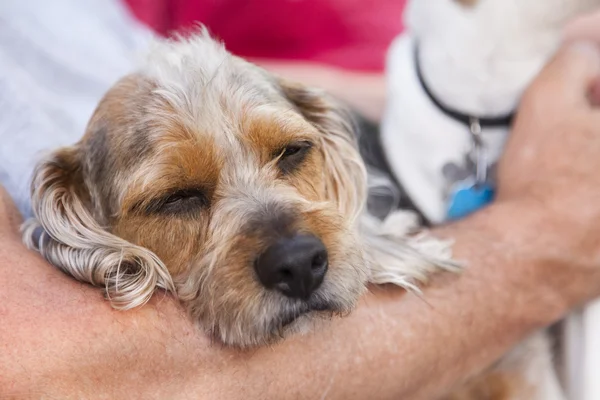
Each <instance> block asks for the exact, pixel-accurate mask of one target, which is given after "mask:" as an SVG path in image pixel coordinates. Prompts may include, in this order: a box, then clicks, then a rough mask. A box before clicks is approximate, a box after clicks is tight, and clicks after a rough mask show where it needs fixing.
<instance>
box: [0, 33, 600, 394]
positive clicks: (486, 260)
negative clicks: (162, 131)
mask: <svg viewBox="0 0 600 400" xmlns="http://www.w3.org/2000/svg"><path fill="white" fill-rule="evenodd" d="M599 76H600V54H599V51H598V49H597V48H596V47H595V46H593V45H590V44H579V43H578V44H574V45H571V46H570V47H568V48H565V49H563V50H562V51H561V52H560V53H559V55H558V56H557V57H556V59H555V60H554V61H553V62H551V63H550V65H549V66H548V67H547V68H546V69H545V71H544V72H543V73H542V74H541V76H540V77H539V79H538V80H536V82H535V83H534V84H533V85H532V87H531V89H530V90H529V91H528V93H527V94H526V95H525V97H524V99H523V104H522V106H521V108H520V111H519V116H518V119H517V122H516V126H515V129H514V132H513V133H512V135H511V139H510V140H509V143H508V146H507V150H506V154H505V156H504V157H503V159H502V161H501V164H500V169H499V194H498V200H497V201H496V202H495V203H494V204H493V205H491V206H489V207H487V208H486V209H484V210H482V211H480V212H478V213H476V214H474V215H473V216H472V217H470V218H467V219H465V220H463V221H461V222H458V223H454V224H450V225H447V226H444V227H441V228H438V229H436V230H435V231H434V233H435V234H437V235H439V236H442V237H448V238H452V239H453V240H454V241H455V246H454V255H455V258H457V259H459V260H462V261H464V262H465V263H466V265H467V268H466V269H465V272H464V273H462V274H460V275H438V276H436V277H435V278H434V279H433V280H432V282H431V283H430V284H429V285H428V286H427V287H426V288H425V289H424V294H423V297H418V296H415V295H411V294H405V293H403V292H402V291H401V290H398V289H395V288H390V287H381V288H374V289H373V290H372V291H371V293H370V294H368V295H366V296H365V297H364V298H363V300H362V302H361V304H360V305H359V307H358V309H357V310H356V311H355V312H354V313H352V314H351V315H350V316H348V317H346V318H340V319H333V320H332V321H331V323H329V324H327V326H325V327H323V328H322V329H319V330H318V331H316V332H313V333H311V334H308V335H306V336H298V337H294V338H290V339H289V340H285V341H283V342H282V343H280V344H278V345H275V346H273V347H267V348H261V349H256V350H254V351H249V352H240V351H235V350H232V349H226V348H222V347H220V346H218V345H217V344H214V343H211V342H210V341H209V339H208V338H207V337H206V336H204V335H203V334H202V333H201V332H200V331H198V330H196V329H195V328H194V327H193V325H192V323H191V322H190V320H189V319H188V318H187V317H186V316H185V314H184V313H183V311H182V310H181V309H180V308H179V306H178V305H177V302H176V301H175V300H174V299H172V298H171V297H169V296H166V295H164V294H162V293H158V294H157V295H156V296H155V297H154V299H153V300H152V301H151V303H150V304H148V305H146V306H144V307H142V308H139V309H136V310H133V311H128V312H119V311H114V310H112V309H111V308H110V306H109V304H108V302H106V301H105V300H104V299H103V298H102V295H101V293H100V291H99V290H98V289H95V288H92V287H89V286H86V285H83V284H80V283H78V282H75V281H73V280H72V279H70V278H68V277H67V276H65V275H63V274H62V273H60V272H59V271H58V270H57V269H55V268H53V267H51V266H50V265H48V264H47V263H46V262H45V261H43V260H42V259H41V258H40V257H38V256H37V255H35V254H34V253H32V252H30V251H28V250H27V249H26V248H25V247H24V246H23V245H22V244H21V240H20V237H19V234H18V225H19V217H18V213H17V211H16V210H15V209H14V206H13V205H12V203H11V201H10V200H9V198H8V196H7V195H6V193H5V192H2V195H0V198H1V199H2V200H0V237H1V238H2V240H0V288H1V290H0V321H2V323H0V394H1V395H2V396H1V397H8V398H24V399H27V398H61V399H63V398H64V399H68V398H86V399H94V398H107V399H112V398H149V399H151V398H168V399H178V398H181V399H186V398H193V399H197V398H202V399H228V400H235V399H277V400H285V399H313V398H316V399H319V398H327V399H348V400H349V399H365V398H369V399H398V398H402V399H433V398H437V397H439V396H441V395H443V394H445V393H446V392H447V391H449V390H451V389H452V388H453V387H455V386H456V385H458V384H460V382H462V381H464V380H465V379H467V378H468V377H469V376H473V375H474V374H476V373H478V372H479V371H481V370H482V369H483V368H485V367H486V366H488V365H489V364H490V363H492V362H493V361H495V360H497V359H498V358H499V357H501V355H502V354H504V353H505V352H506V351H507V350H509V349H510V348H511V347H512V346H514V345H515V344H516V343H517V342H518V341H519V340H522V339H523V338H524V337H525V336H527V335H528V334H530V333H532V332H533V331H535V330H536V329H540V328H543V327H545V326H547V325H549V324H551V323H553V322H555V321H557V320H558V319H560V318H561V317H563V316H564V315H565V314H566V313H567V312H568V311H569V310H570V309H571V308H572V307H575V306H578V305H580V304H582V303H584V302H585V301H587V300H590V299H592V298H594V297H596V296H598V295H600V258H599V257H598V256H599V254H598V249H600V246H598V244H600V175H599V174H598V173H597V171H598V170H600V159H599V158H598V157H597V154H599V153H600V114H599V111H598V110H596V109H595V108H593V107H592V106H591V104H590V96H589V93H590V88H591V87H593V85H594V82H596V81H597V80H598V77H599Z"/></svg>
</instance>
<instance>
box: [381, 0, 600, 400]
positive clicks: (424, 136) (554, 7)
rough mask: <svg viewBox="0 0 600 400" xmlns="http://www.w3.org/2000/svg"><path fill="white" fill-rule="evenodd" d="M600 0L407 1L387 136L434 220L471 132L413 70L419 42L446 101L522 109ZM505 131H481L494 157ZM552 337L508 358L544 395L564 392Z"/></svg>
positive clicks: (479, 112) (466, 106)
mask: <svg viewBox="0 0 600 400" xmlns="http://www.w3.org/2000/svg"><path fill="white" fill-rule="evenodd" d="M598 5H600V1H599V0H479V2H477V3H476V4H475V6H473V7H468V6H465V5H462V4H460V3H459V2H458V1H451V0H413V1H411V2H410V3H409V5H408V10H407V20H406V22H407V26H408V31H407V33H406V34H404V35H402V36H401V37H399V38H398V39H396V41H395V42H394V43H393V45H392V47H391V50H390V52H389V60H388V69H387V73H388V80H389V84H388V87H389V93H388V94H389V96H388V108H387V112H386V115H385V117H384V121H383V125H382V141H383V144H384V148H386V149H387V150H388V158H389V161H390V164H391V167H392V169H393V171H394V172H395V173H396V175H397V176H398V178H399V180H400V181H401V183H402V185H403V186H404V187H405V189H406V190H407V192H408V194H409V195H410V197H411V198H412V199H413V201H415V202H416V204H417V206H418V207H420V208H421V210H422V211H423V212H424V214H425V215H426V216H427V217H428V218H429V219H430V220H431V221H432V222H434V223H439V222H442V221H444V219H445V214H446V203H445V201H446V199H445V193H444V185H445V180H444V178H443V176H442V173H441V170H442V167H443V165H444V164H446V163H448V162H454V163H458V164H461V163H462V161H463V156H464V154H465V153H466V152H467V151H468V150H469V149H470V148H471V138H470V135H469V132H468V130H467V128H466V127H465V126H463V125H462V124H460V123H458V122H456V121H454V120H452V119H450V118H449V117H447V116H446V115H445V114H443V113H442V112H441V111H440V110H439V109H438V108H437V107H436V106H435V105H434V104H433V103H432V102H431V101H430V99H429V98H428V97H427V96H426V94H425V93H424V91H423V89H422V87H421V85H420V84H419V82H418V78H417V75H416V73H415V59H414V46H415V44H416V43H417V42H418V45H419V57H420V64H421V66H422V73H423V76H424V79H425V81H426V82H427V84H428V86H429V87H430V89H431V90H432V92H433V93H434V94H435V96H436V97H437V98H438V100H440V101H441V102H442V103H443V104H445V105H447V106H449V107H451V108H454V109H457V110H459V111H462V112H463V113H465V114H474V115H476V116H499V115H504V114H506V113H509V112H511V111H513V110H515V108H516V107H517V105H518V103H519V99H520V96H521V94H522V93H523V91H524V89H525V88H526V87H527V85H528V83H529V82H531V80H532V79H533V78H534V77H535V75H536V74H537V73H538V72H539V71H540V69H541V68H542V67H543V66H544V64H545V63H546V62H547V61H548V59H549V58H550V57H551V56H552V54H553V53H554V51H555V50H556V49H557V47H558V45H559V43H560V33H561V29H562V27H563V24H564V23H565V22H566V21H567V20H569V19H570V18H572V17H574V16H576V15H577V14H579V13H582V12H584V11H587V10H590V9H591V8H593V7H594V6H598ZM507 133H508V132H507V130H506V129H503V128H496V129H485V130H484V131H483V140H484V143H485V147H486V149H487V152H488V161H489V163H490V164H491V163H494V162H496V161H497V160H498V158H499V156H500V154H501V153H502V149H503V147H504V143H505V140H506V136H507ZM548 340H549V339H548V338H547V336H546V333H544V332H542V333H538V334H536V335H534V336H533V337H532V338H531V339H528V340H527V341H525V342H524V343H523V344H521V345H520V346H519V347H517V348H516V349H514V350H513V352H512V353H511V354H510V355H508V356H507V359H505V361H506V362H505V363H503V364H502V365H503V366H504V367H506V366H507V365H510V366H512V367H515V366H516V367H517V368H518V369H519V370H521V371H523V373H524V374H525V375H526V377H527V378H528V379H529V380H530V381H531V382H532V383H533V384H535V385H536V386H537V387H538V388H539V391H538V393H537V395H536V398H535V399H536V400H550V399H552V400H559V399H563V398H564V394H562V393H561V388H560V385H559V384H558V379H557V377H556V373H555V371H554V367H553V364H552V362H551V349H550V347H549V345H548ZM509 361H510V362H509ZM519 399H521V398H519ZM529 399H530V398H527V400H529ZM514 400H517V399H516V398H515V399H514ZM523 400H525V399H523Z"/></svg>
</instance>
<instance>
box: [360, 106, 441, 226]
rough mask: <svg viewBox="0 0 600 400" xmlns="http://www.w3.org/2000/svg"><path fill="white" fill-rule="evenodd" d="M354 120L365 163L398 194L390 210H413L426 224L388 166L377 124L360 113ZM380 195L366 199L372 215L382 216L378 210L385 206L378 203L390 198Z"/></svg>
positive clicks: (421, 214)
mask: <svg viewBox="0 0 600 400" xmlns="http://www.w3.org/2000/svg"><path fill="white" fill-rule="evenodd" d="M355 121H356V123H357V125H358V142H359V147H360V154H361V156H362V158H363V160H364V161H365V164H366V165H367V167H368V168H369V169H370V170H372V171H374V172H376V173H379V174H383V175H384V176H385V177H387V178H388V179H389V180H390V181H391V183H392V184H393V185H394V186H395V187H396V189H397V190H398V192H399V194H400V196H399V198H398V201H396V202H395V203H396V204H393V205H392V206H391V207H390V210H394V209H402V210H411V211H414V212H415V213H416V214H417V215H418V216H419V218H420V219H421V223H422V224H423V225H425V226H428V225H429V221H428V220H427V218H425V216H424V215H423V213H422V212H421V211H420V210H419V208H418V207H417V206H416V205H415V204H414V202H413V201H412V200H411V199H410V197H409V196H408V194H407V193H406V190H404V188H403V187H402V185H401V184H400V182H399V181H398V179H397V178H396V177H395V176H394V173H393V172H392V169H391V168H390V165H389V163H388V160H387V157H386V154H385V152H384V151H383V147H382V145H381V135H380V127H379V125H378V124H376V123H374V122H372V121H370V120H368V119H366V118H364V117H362V116H361V115H360V114H355ZM380 197H381V196H374V195H373V194H372V193H370V194H369V198H368V200H367V207H368V208H370V209H371V210H370V211H372V213H373V214H374V215H376V216H378V217H380V218H383V217H385V215H382V214H381V212H380V211H379V210H381V209H382V208H386V206H383V207H381V206H380V205H381V203H382V202H386V201H388V202H389V201H390V199H389V198H388V199H385V198H380Z"/></svg>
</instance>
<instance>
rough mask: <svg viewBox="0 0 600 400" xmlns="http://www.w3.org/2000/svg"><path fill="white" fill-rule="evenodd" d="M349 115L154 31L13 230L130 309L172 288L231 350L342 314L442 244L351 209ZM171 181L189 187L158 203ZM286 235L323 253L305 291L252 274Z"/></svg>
mask: <svg viewBox="0 0 600 400" xmlns="http://www.w3.org/2000/svg"><path fill="white" fill-rule="evenodd" d="M350 121H351V119H350V118H349V116H348V114H347V113H346V112H345V111H344V109H343V108H342V107H340V106H339V105H338V104H337V103H336V102H335V101H334V100H332V99H331V98H329V97H328V96H327V95H326V94H324V93H322V92H320V91H317V90H314V89H309V88H305V87H302V86H300V85H296V84H292V83H290V82H285V81H283V80H281V79H278V78H275V77H272V76H270V75H268V74H267V73H266V72H265V71H263V70H261V69H259V68H257V67H255V66H253V65H251V64H249V63H247V62H245V61H243V60H241V59H239V58H236V57H233V56H231V55H229V54H228V53H227V52H225V50H224V49H223V48H222V46H220V45H219V44H217V43H216V42H214V41H213V40H211V39H210V38H209V37H208V36H207V35H206V34H200V35H197V36H195V37H192V38H190V39H187V40H183V39H180V40H177V41H164V42H159V43H157V49H156V50H155V51H154V52H153V53H151V55H150V57H149V60H148V61H147V63H146V64H145V65H144V66H143V67H142V68H140V71H139V72H137V73H135V74H132V75H130V76H128V77H125V78H123V79H122V80H121V81H119V82H118V83H117V84H116V85H115V86H114V87H113V88H112V89H111V90H109V92H108V93H107V94H106V95H105V97H104V99H103V100H102V101H101V102H100V104H99V105H98V108H97V110H96V111H95V113H94V115H93V117H92V118H91V120H90V123H89V125H88V129H87V132H86V133H85V135H84V137H83V138H82V139H81V141H80V142H78V143H76V144H75V145H74V146H72V147H69V148H66V149H60V150H57V151H56V152H55V153H54V154H51V155H50V156H49V157H48V158H47V159H46V160H44V161H42V162H41V163H40V164H39V168H38V170H37V172H36V175H35V179H34V183H33V186H32V204H33V209H34V213H35V215H36V217H35V218H34V219H32V220H30V221H29V222H28V223H27V224H26V226H25V229H24V237H25V240H26V241H27V243H28V244H29V245H30V246H31V247H32V248H35V249H38V250H39V251H40V252H41V253H42V254H43V255H44V256H45V257H46V258H47V259H48V260H49V261H50V262H52V263H53V264H55V265H57V266H59V267H60V268H62V269H63V270H64V271H65V272H67V273H68V274H70V275H72V276H73V277H75V278H76V279H79V280H81V281H84V282H88V283H91V284H94V285H97V286H101V287H104V288H105V290H106V293H107V295H108V297H109V298H110V300H111V301H112V303H113V305H115V306H116V307H118V308H130V307H134V306H138V305H141V304H144V303H145V302H146V301H148V299H149V298H150V296H151V295H152V293H153V291H154V289H155V288H156V287H159V288H164V289H167V290H169V291H171V292H173V293H174V294H175V295H176V296H177V297H178V298H179V299H180V300H181V302H182V303H183V305H184V307H185V308H186V309H187V310H188V312H189V314H190V316H191V317H192V318H194V320H195V321H197V322H198V324H199V326H200V327H202V328H203V329H204V330H205V331H206V332H208V333H209V334H211V335H212V336H213V337H214V338H216V339H218V340H219V341H221V342H223V343H225V344H228V345H232V346H238V347H250V346H256V345H263V344H266V343H271V342H273V341H275V340H277V339H279V338H281V335H282V334H284V333H289V332H297V331H299V330H301V329H302V326H303V325H306V324H309V323H311V322H312V321H313V320H315V318H318V317H321V316H326V317H328V316H330V315H331V314H346V313H348V312H350V311H351V310H352V308H353V307H354V305H355V304H356V302H357V300H358V298H359V296H360V295H361V293H363V291H364V290H365V289H366V284H367V282H368V281H372V282H376V283H386V282H390V283H395V284H398V285H401V286H403V287H406V288H415V285H416V283H418V282H419V281H425V280H426V279H427V276H428V275H429V274H430V273H432V272H434V271H436V270H438V269H440V268H442V269H455V268H456V265H455V264H453V263H452V262H451V261H449V259H448V256H449V247H448V244H447V243H442V242H438V241H436V240H434V239H431V238H429V237H428V236H426V235H425V234H423V233H421V234H420V235H414V233H415V229H416V228H417V227H416V225H415V224H414V221H413V219H397V218H396V219H395V220H394V221H395V222H394V223H393V224H391V225H385V224H382V223H381V222H380V221H376V220H374V219H373V218H372V217H370V216H369V215H368V214H366V212H365V211H364V204H365V199H366V194H367V178H368V177H367V173H366V169H365V166H364V163H363V162H362V159H361V158H360V155H359V152H358V149H357V141H356V137H355V132H354V129H353V126H352V124H351V122H350ZM298 143H304V144H307V143H308V144H309V145H310V146H308V147H306V148H307V149H308V150H306V152H305V153H303V154H305V156H304V158H303V159H302V160H301V162H298V163H297V165H296V164H294V165H293V166H288V167H285V165H287V164H285V160H284V158H283V157H284V154H285V149H286V147H288V146H294V145H297V144H298ZM186 190H187V191H190V190H191V191H192V192H193V193H194V195H193V196H191V197H190V196H187V197H185V196H184V197H185V199H184V200H181V199H179V200H176V201H174V203H170V201H171V196H172V195H173V194H177V193H180V192H182V191H186ZM172 204H175V205H172ZM402 215H404V216H405V214H402ZM398 222H400V223H398ZM391 226H393V227H392V228H391V229H390V227H391ZM36 232H41V236H40V240H36ZM295 234H312V235H314V236H316V237H318V238H320V240H321V241H322V242H323V244H324V245H325V247H326V249H327V253H328V259H329V268H328V270H327V274H326V276H325V279H324V281H323V284H322V285H321V286H320V287H319V289H318V290H317V291H315V292H314V293H313V295H312V297H311V298H310V299H309V300H308V301H304V300H299V299H290V298H287V297H285V296H283V295H282V294H281V293H279V292H276V291H274V290H267V289H265V288H264V287H263V286H262V285H261V284H260V282H259V281H258V279H257V277H256V273H255V271H254V263H255V260H256V259H257V257H258V256H259V255H260V254H261V253H262V252H263V251H264V250H265V249H266V248H267V247H268V246H269V245H270V244H272V243H273V242H274V241H275V240H277V239H278V238H280V237H286V236H292V235H295ZM316 305H318V306H326V308H327V311H325V312H322V311H312V308H314V307H316ZM290 318H292V319H294V318H295V322H294V323H292V324H291V325H286V326H283V323H284V321H286V320H289V319H290Z"/></svg>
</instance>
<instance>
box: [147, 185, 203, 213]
mask: <svg viewBox="0 0 600 400" xmlns="http://www.w3.org/2000/svg"><path fill="white" fill-rule="evenodd" d="M209 205H210V200H209V198H208V197H207V195H206V193H205V192H204V191H203V190H202V189H197V188H188V189H180V190H176V191H174V192H171V193H169V194H167V195H165V196H162V197H158V198H156V199H153V200H151V201H150V202H149V203H148V204H147V205H146V206H145V207H144V211H145V212H146V213H147V214H171V215H177V214H189V213H193V212H197V211H199V210H201V209H204V208H206V207H208V206H209Z"/></svg>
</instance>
